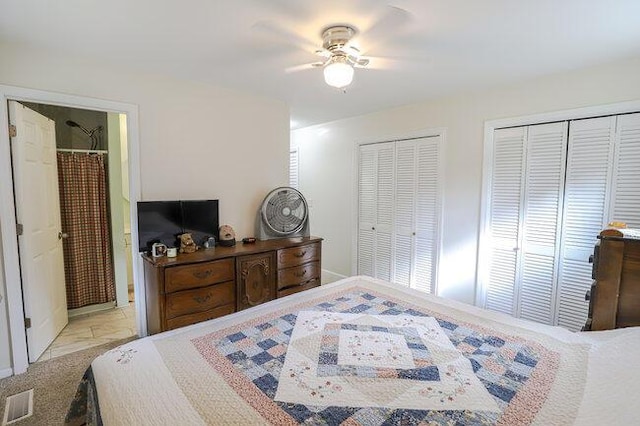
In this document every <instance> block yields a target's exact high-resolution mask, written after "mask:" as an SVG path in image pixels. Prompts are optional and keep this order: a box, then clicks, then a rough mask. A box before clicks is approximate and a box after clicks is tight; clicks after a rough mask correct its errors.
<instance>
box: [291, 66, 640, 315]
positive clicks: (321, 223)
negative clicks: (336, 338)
mask: <svg viewBox="0 0 640 426" xmlns="http://www.w3.org/2000/svg"><path fill="white" fill-rule="evenodd" d="M470 72H472V71H470ZM423 84H437V83H435V82H430V81H428V80H427V81H425V82H424V83H423ZM637 99H640V58H636V59H634V60H628V61H622V62H618V63H613V64H608V65H606V66H601V67H598V68H592V69H588V70H582V71H574V72H567V73H564V74H559V75H554V76H548V77H545V78H540V79H538V80H535V81H530V82H528V83H526V84H521V85H517V86H512V87H505V88H501V89H495V90H491V91H484V92H478V93H469V94H465V95H461V96H455V97H450V98H444V99H440V100H436V101H431V102H425V103H420V104H415V105H410V106H406V107H402V108H395V109H391V110H386V111H381V112H378V113H374V114H369V115H365V116H360V117H355V118H350V119H345V120H339V121H334V122H331V123H326V124H321V125H317V126H312V127H307V128H304V129H299V130H295V131H293V132H292V136H291V143H292V146H294V147H296V146H297V147H298V148H299V150H300V190H301V191H302V193H303V194H305V195H306V197H307V198H308V199H309V200H311V202H312V204H313V206H314V208H313V210H312V211H311V216H310V219H311V227H312V232H313V234H314V235H318V236H322V237H324V238H325V242H324V246H323V255H322V257H323V267H324V268H326V269H328V270H330V271H332V272H335V273H338V274H343V275H350V274H353V273H355V271H352V264H353V259H352V244H353V241H354V239H353V238H354V231H355V229H356V224H355V223H352V218H353V216H354V214H355V213H354V209H355V207H356V205H355V204H354V201H353V197H354V195H355V194H354V192H353V188H354V185H355V178H356V175H355V164H354V157H355V148H354V147H355V144H356V143H357V142H362V141H372V140H385V139H388V138H391V137H398V136H402V135H403V134H407V133H412V132H415V131H417V130H421V129H430V128H439V127H444V128H446V129H447V140H446V142H445V144H446V146H445V176H444V185H445V186H444V214H443V234H442V237H443V251H442V256H441V262H440V277H439V283H438V285H439V294H440V295H442V296H445V297H450V298H454V299H458V300H461V301H463V302H467V303H473V301H474V295H475V273H476V258H477V244H478V235H479V222H480V198H481V175H482V152H483V151H482V150H483V128H484V121H486V120H491V119H496V118H505V117H515V116H523V115H530V114H537V113H542V112H550V111H558V110H565V109H572V108H579V107H585V106H593V105H601V104H607V103H614V102H621V101H627V100H637Z"/></svg>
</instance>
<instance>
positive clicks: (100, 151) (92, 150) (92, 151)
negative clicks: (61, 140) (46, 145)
mask: <svg viewBox="0 0 640 426" xmlns="http://www.w3.org/2000/svg"><path fill="white" fill-rule="evenodd" d="M56 151H58V152H71V153H75V152H77V153H86V154H108V153H109V151H107V150H104V149H63V148H58V149H56Z"/></svg>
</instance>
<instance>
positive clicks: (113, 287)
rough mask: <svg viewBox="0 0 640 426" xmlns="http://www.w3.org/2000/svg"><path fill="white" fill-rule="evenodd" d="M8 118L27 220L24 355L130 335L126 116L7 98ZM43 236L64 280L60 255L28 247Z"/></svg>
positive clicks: (22, 244) (19, 201)
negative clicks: (27, 323)
mask: <svg viewBox="0 0 640 426" xmlns="http://www.w3.org/2000/svg"><path fill="white" fill-rule="evenodd" d="M9 115H10V117H9V119H10V123H11V124H15V125H16V130H17V132H16V133H17V135H16V136H15V137H12V139H11V142H12V152H13V153H14V155H13V162H14V167H13V168H14V189H15V195H16V207H17V208H16V214H17V217H18V220H19V221H21V222H25V223H23V226H24V230H25V234H24V235H23V236H22V237H20V238H19V248H20V260H21V262H20V263H21V270H22V281H23V283H22V284H23V297H24V305H25V316H26V317H28V318H31V327H30V328H28V329H27V341H28V351H29V361H30V362H35V361H36V360H38V359H49V357H52V356H58V355H62V354H64V353H69V352H72V351H74V350H80V349H84V348H86V347H90V346H95V345H97V344H101V343H106V342H108V341H110V340H115V339H116V338H122V337H127V335H133V334H135V325H134V322H135V318H134V315H135V313H134V311H133V309H127V308H128V305H129V291H128V289H129V286H130V285H131V284H132V282H131V283H130V282H129V281H132V280H129V277H130V276H131V274H130V272H128V271H127V266H128V265H130V262H127V261H126V254H125V253H126V243H125V241H126V235H125V233H126V229H127V228H130V227H127V223H126V222H128V220H129V210H128V208H129V206H128V179H127V170H128V164H127V161H126V152H127V147H126V117H125V116H124V115H121V114H114V113H106V112H100V111H91V110H81V109H75V108H68V107H58V106H53V105H43V104H32V103H26V102H23V103H18V102H14V101H11V102H10V103H9ZM25 117H26V118H25ZM38 123H40V124H38ZM34 124H35V125H34ZM21 133H22V134H21ZM21 136H22V138H21ZM123 152H124V153H125V155H122V153H123ZM34 159H35V160H37V161H34ZM123 166H124V167H123ZM123 183H124V186H123ZM123 188H127V189H125V190H123ZM29 197H30V198H29ZM35 200H39V201H35ZM56 213H57V214H56ZM56 216H57V217H56ZM125 218H126V220H125ZM49 228H51V229H53V228H56V229H57V231H56V232H54V231H52V230H51V229H49ZM27 231H28V232H29V234H28V235H27V234H26V232H27ZM43 231H46V232H43ZM129 232H130V231H129ZM48 234H51V235H48ZM54 234H55V235H54ZM43 235H47V238H44V239H43V238H42V236H43ZM54 236H55V238H54ZM49 240H51V242H50V243H49ZM54 240H55V241H54ZM43 241H46V242H47V243H48V244H45V246H46V247H49V246H51V247H55V250H53V249H52V248H48V252H47V254H50V253H53V252H55V251H56V250H58V251H61V252H62V253H63V256H62V257H63V259H64V261H63V265H64V266H63V268H62V271H63V283H64V285H63V286H60V285H59V284H58V283H57V282H58V281H59V280H60V279H59V277H60V273H59V272H60V266H59V259H57V258H54V256H53V255H48V256H47V257H46V258H45V257H44V256H43V255H41V254H40V253H38V250H35V249H34V247H40V246H41V245H42V244H41V243H42V242H43ZM60 246H62V250H59V249H60ZM34 250H35V251H34ZM47 305H51V306H47ZM65 305H66V307H65ZM116 307H118V308H122V309H115V308H116ZM125 307H127V308H125ZM45 308H46V309H45ZM124 309H127V311H126V312H128V314H129V316H130V318H127V314H125V310H124ZM60 311H63V313H61V312H60ZM97 311H102V313H100V314H95V312H97ZM91 315H100V317H98V316H93V317H89V316H91ZM68 319H71V323H70V324H69V325H68V326H65V325H66V323H67V320H68ZM110 324H112V325H113V327H111V326H110ZM61 330H62V333H60V332H61ZM112 331H113V333H112ZM58 335H59V336H58ZM56 337H57V338H56ZM54 339H55V341H54ZM52 342H53V343H52ZM43 354H44V355H43Z"/></svg>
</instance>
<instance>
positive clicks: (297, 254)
mask: <svg viewBox="0 0 640 426" xmlns="http://www.w3.org/2000/svg"><path fill="white" fill-rule="evenodd" d="M305 254H307V251H306V250H302V251H301V252H300V253H294V254H293V255H294V256H295V257H303V256H304V255H305Z"/></svg>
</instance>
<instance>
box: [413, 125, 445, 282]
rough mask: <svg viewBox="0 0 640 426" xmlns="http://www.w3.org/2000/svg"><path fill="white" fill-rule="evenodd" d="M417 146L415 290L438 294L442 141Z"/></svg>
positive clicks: (431, 140) (428, 140)
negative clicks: (436, 285) (436, 288)
mask: <svg viewBox="0 0 640 426" xmlns="http://www.w3.org/2000/svg"><path fill="white" fill-rule="evenodd" d="M416 143H417V156H416V162H417V173H416V203H415V204H416V216H415V238H414V244H415V252H414V253H415V255H414V256H415V260H414V274H413V283H412V287H414V288H416V289H418V290H422V291H425V292H427V293H435V283H436V272H437V271H436V265H437V256H438V246H437V241H438V237H439V236H438V230H439V229H440V226H439V222H440V210H441V208H440V207H441V206H440V193H439V188H440V185H439V184H438V177H439V175H440V173H439V165H440V161H441V160H440V156H441V146H442V137H441V136H436V137H430V138H422V139H420V140H418V141H416Z"/></svg>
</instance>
